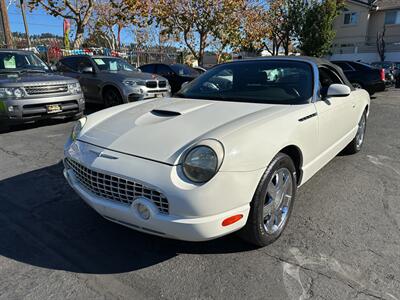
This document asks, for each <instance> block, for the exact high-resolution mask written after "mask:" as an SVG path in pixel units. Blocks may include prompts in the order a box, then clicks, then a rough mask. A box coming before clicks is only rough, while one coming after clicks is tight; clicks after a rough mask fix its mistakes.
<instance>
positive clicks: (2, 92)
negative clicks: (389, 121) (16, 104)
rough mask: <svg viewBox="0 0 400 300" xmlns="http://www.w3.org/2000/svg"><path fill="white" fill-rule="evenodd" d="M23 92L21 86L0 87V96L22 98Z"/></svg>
mask: <svg viewBox="0 0 400 300" xmlns="http://www.w3.org/2000/svg"><path fill="white" fill-rule="evenodd" d="M24 96H25V92H24V90H23V89H21V88H0V98H16V99H19V98H22V97H24Z"/></svg>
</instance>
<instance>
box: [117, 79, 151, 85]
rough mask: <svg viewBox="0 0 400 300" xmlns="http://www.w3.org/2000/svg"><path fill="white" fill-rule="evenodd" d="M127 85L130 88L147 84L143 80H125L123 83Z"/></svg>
mask: <svg viewBox="0 0 400 300" xmlns="http://www.w3.org/2000/svg"><path fill="white" fill-rule="evenodd" d="M123 83H124V84H125V85H129V86H145V85H146V82H145V81H143V80H125V81H123Z"/></svg>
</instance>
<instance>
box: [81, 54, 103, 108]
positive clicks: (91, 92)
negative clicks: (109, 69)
mask: <svg viewBox="0 0 400 300" xmlns="http://www.w3.org/2000/svg"><path fill="white" fill-rule="evenodd" d="M77 65H78V72H79V82H80V84H81V86H82V90H83V92H84V94H85V97H86V98H87V99H90V100H92V101H95V102H101V101H102V99H101V95H100V91H101V83H102V80H101V78H100V76H99V74H98V72H97V69H96V66H95V65H94V64H93V63H92V62H91V60H90V59H89V58H88V57H80V58H79V60H78V63H77ZM88 67H91V68H92V70H93V73H85V72H84V70H85V68H88Z"/></svg>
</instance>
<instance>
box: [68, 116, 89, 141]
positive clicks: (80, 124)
mask: <svg viewBox="0 0 400 300" xmlns="http://www.w3.org/2000/svg"><path fill="white" fill-rule="evenodd" d="M86 120H87V118H86V117H83V118H81V119H79V120H78V121H77V122H76V123H75V125H74V128H73V129H72V133H71V139H72V140H73V141H76V139H77V138H78V136H79V134H80V133H81V130H82V128H83V126H85V124H86Z"/></svg>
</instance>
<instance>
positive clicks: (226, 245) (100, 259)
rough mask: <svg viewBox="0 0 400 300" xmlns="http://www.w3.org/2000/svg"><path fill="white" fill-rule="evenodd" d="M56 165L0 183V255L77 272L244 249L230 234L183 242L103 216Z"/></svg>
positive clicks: (104, 270)
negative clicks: (138, 229)
mask: <svg viewBox="0 0 400 300" xmlns="http://www.w3.org/2000/svg"><path fill="white" fill-rule="evenodd" d="M62 169H63V167H62V163H61V162H60V163H58V164H56V165H52V166H49V167H45V168H42V169H38V170H34V171H31V172H28V173H24V174H21V175H17V176H14V177H11V178H7V179H4V180H2V181H0V255H1V256H4V257H7V258H10V259H13V260H15V261H19V262H22V263H26V264H30V265H34V266H38V267H42V268H48V269H55V270H65V271H70V272H79V273H93V274H111V273H122V272H130V271H134V270H137V269H141V268H145V267H149V266H152V265H155V264H158V263H160V262H163V261H165V260H168V259H171V258H173V257H174V256H176V255H178V254H180V253H194V254H203V253H204V254H209V253H230V252H240V251H250V250H253V249H254V247H252V246H251V245H248V244H246V243H244V242H242V241H241V240H239V239H238V238H237V237H236V236H235V235H231V236H227V237H223V238H221V239H218V240H214V241H209V242H203V243H189V242H183V241H176V240H169V239H164V238H160V237H156V236H151V235H147V234H142V233H140V232H136V231H134V230H131V229H128V228H125V227H123V226H120V225H117V224H114V223H112V222H109V221H107V220H105V219H103V218H102V217H101V216H100V215H98V214H97V213H96V212H95V211H94V210H92V209H91V208H90V207H89V206H87V205H86V204H85V203H84V202H83V201H82V200H81V199H80V198H79V197H78V196H77V195H76V194H75V193H74V192H73V190H72V189H71V188H70V187H69V186H68V184H67V183H66V181H65V180H64V177H63V175H62Z"/></svg>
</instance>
